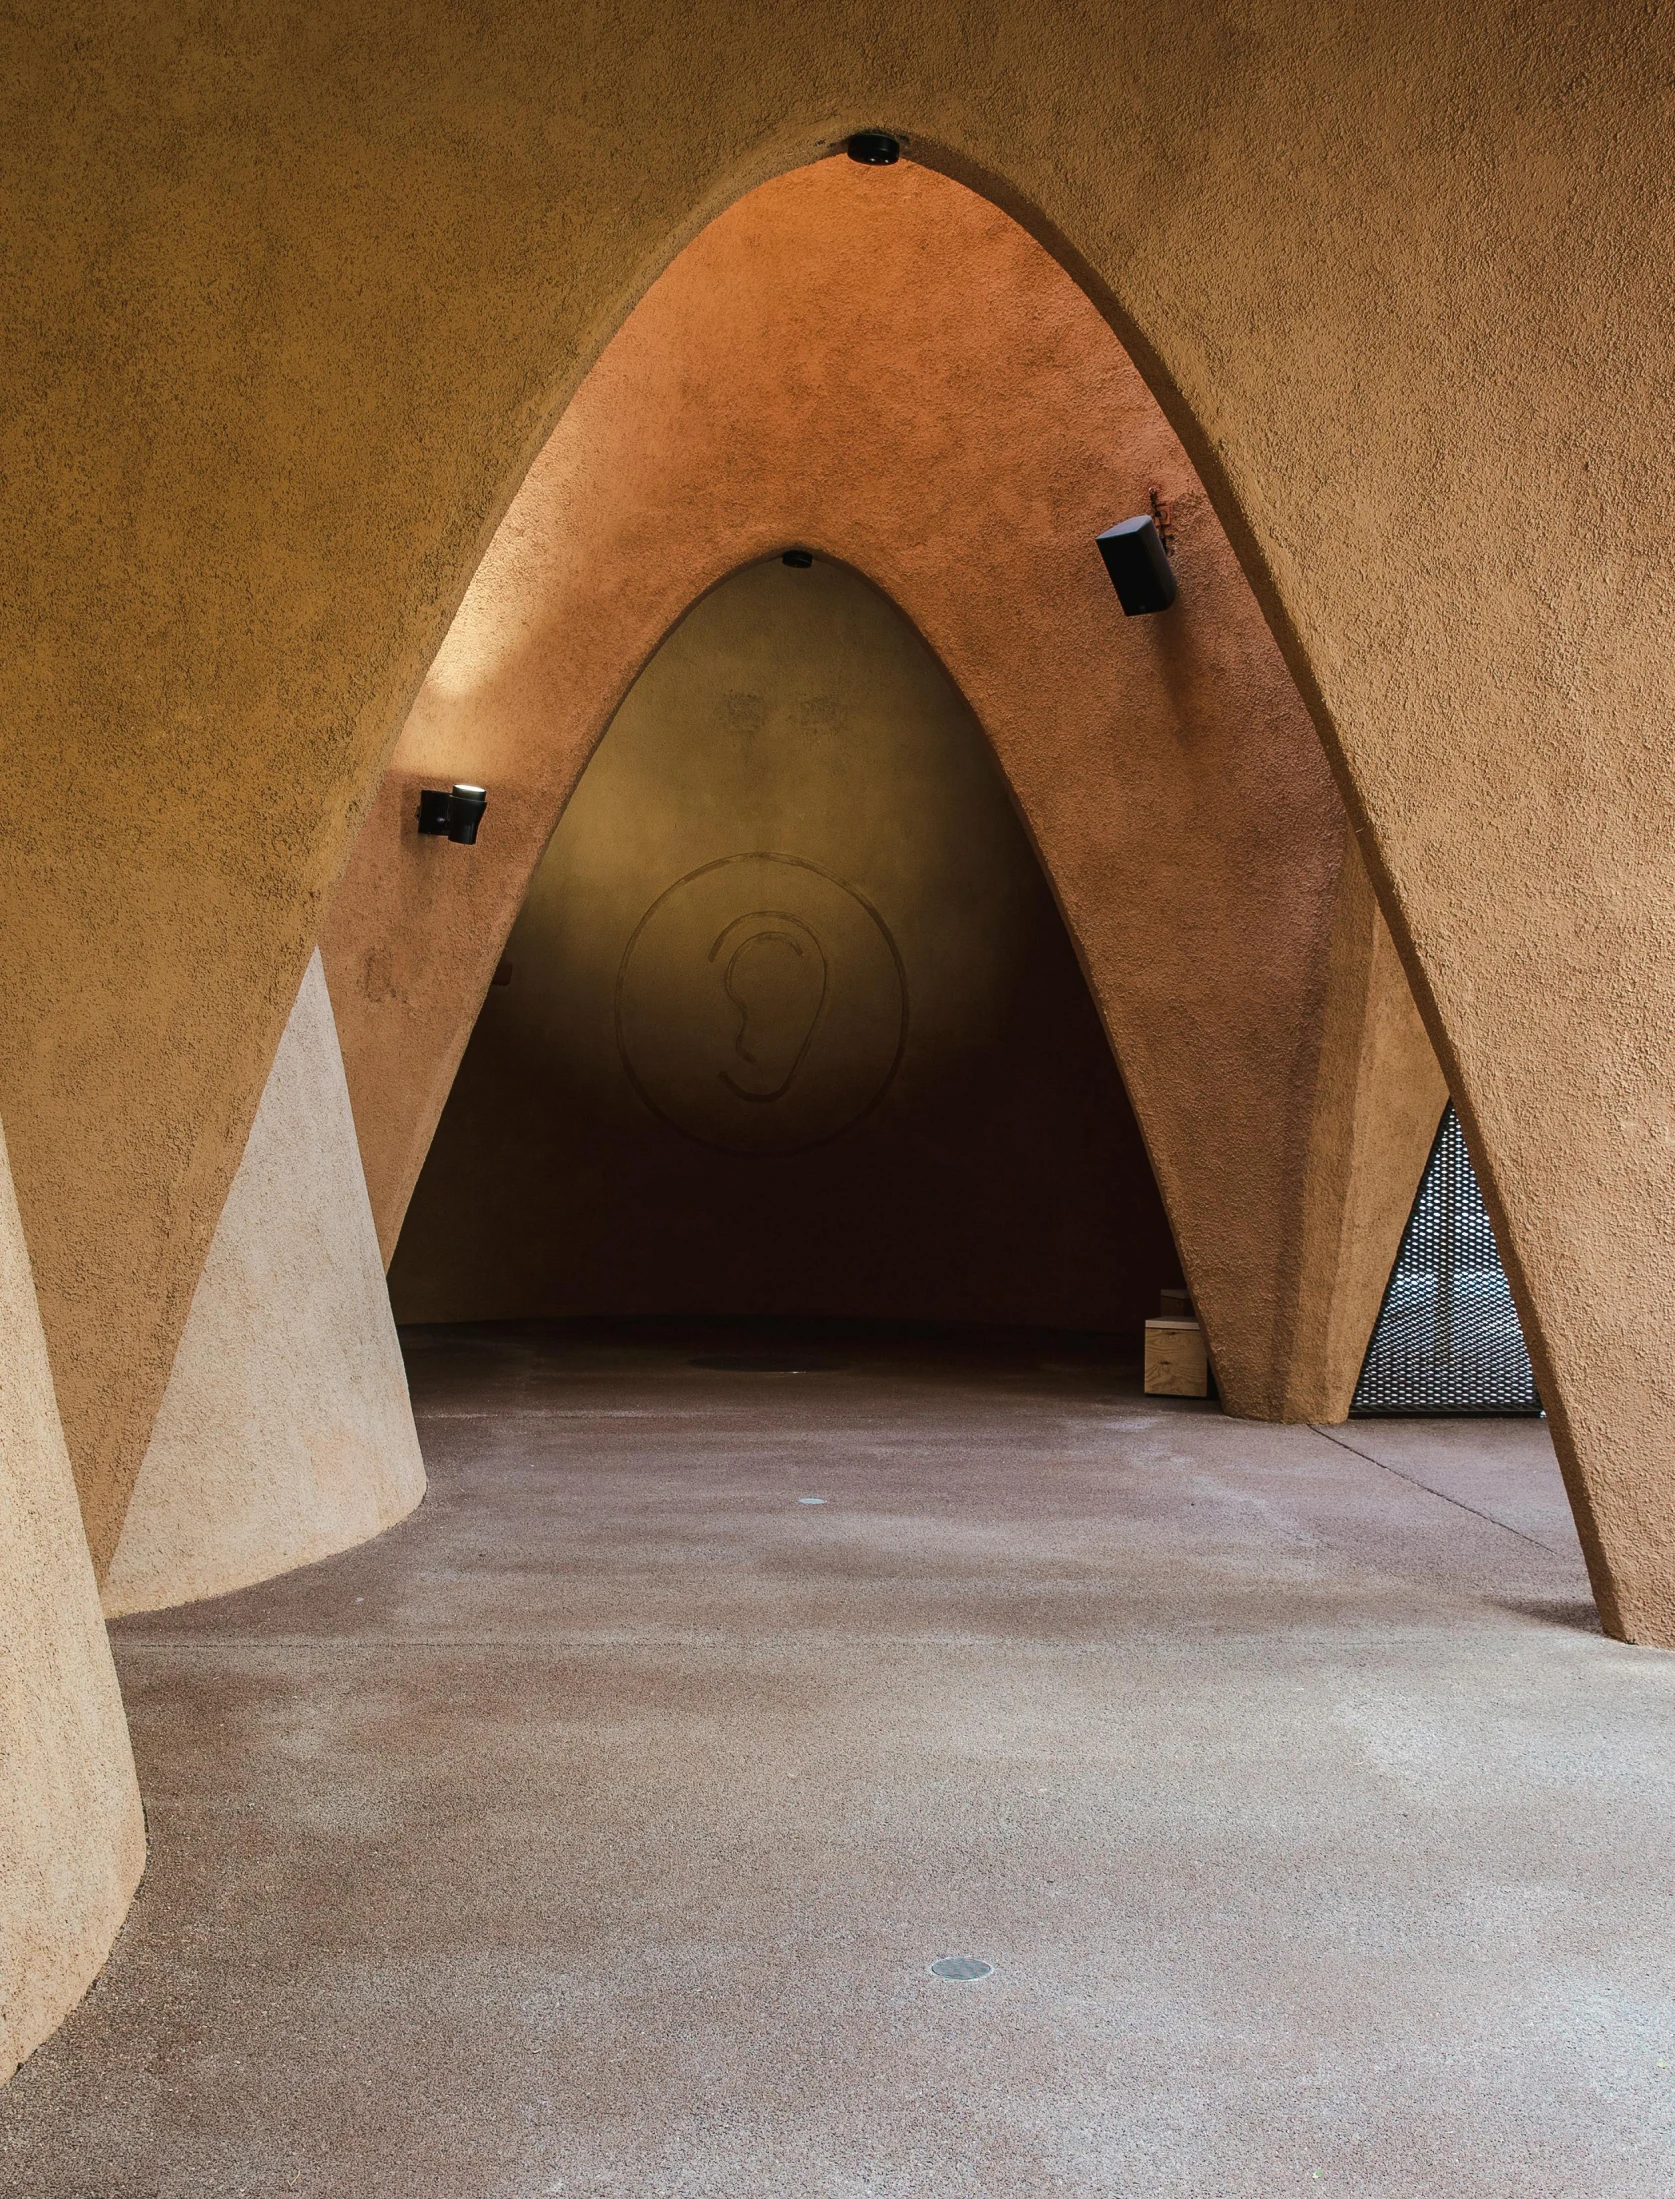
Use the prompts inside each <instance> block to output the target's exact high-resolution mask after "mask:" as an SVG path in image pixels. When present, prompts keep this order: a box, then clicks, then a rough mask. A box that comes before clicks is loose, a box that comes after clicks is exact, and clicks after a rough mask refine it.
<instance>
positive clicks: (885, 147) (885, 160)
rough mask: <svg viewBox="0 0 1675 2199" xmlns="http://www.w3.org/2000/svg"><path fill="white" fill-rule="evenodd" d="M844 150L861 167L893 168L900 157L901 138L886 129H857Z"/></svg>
mask: <svg viewBox="0 0 1675 2199" xmlns="http://www.w3.org/2000/svg"><path fill="white" fill-rule="evenodd" d="M844 150H845V152H847V153H848V155H849V157H850V159H851V160H858V161H859V162H860V164H861V166H862V167H863V168H893V167H894V166H895V165H896V162H897V161H898V160H900V158H901V140H900V139H899V138H894V137H891V136H890V134H889V132H888V131H887V130H857V131H856V132H855V135H854V136H853V137H852V138H851V139H850V140H849V142H848V144H847V145H846V146H845V147H844Z"/></svg>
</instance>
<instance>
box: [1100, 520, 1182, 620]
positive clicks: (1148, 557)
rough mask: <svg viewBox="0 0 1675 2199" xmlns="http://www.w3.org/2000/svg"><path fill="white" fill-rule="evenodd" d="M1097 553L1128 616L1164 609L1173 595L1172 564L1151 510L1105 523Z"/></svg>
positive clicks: (1137, 615) (1173, 569) (1173, 597)
mask: <svg viewBox="0 0 1675 2199" xmlns="http://www.w3.org/2000/svg"><path fill="white" fill-rule="evenodd" d="M1097 540H1098V543H1099V554H1100V556H1101V557H1102V558H1103V559H1104V560H1105V570H1106V571H1107V572H1108V573H1109V574H1110V576H1111V585H1112V587H1113V588H1115V590H1116V591H1117V601H1118V602H1119V603H1120V604H1121V605H1122V607H1123V611H1124V613H1125V614H1126V616H1127V617H1129V618H1139V617H1140V616H1142V614H1144V613H1145V612H1147V611H1167V610H1168V608H1169V606H1170V604H1171V603H1173V602H1174V600H1175V596H1176V593H1177V591H1176V586H1175V568H1174V566H1173V565H1171V564H1170V562H1169V552H1168V551H1167V550H1166V549H1165V548H1164V547H1163V537H1162V535H1161V534H1160V533H1159V532H1158V525H1157V521H1156V520H1155V519H1154V518H1153V516H1152V514H1151V513H1150V512H1142V513H1141V515H1140V517H1139V518H1138V519H1125V520H1123V521H1122V522H1121V524H1120V525H1118V526H1115V527H1107V528H1106V530H1105V532H1104V533H1103V534H1102V535H1100V536H1098V537H1097Z"/></svg>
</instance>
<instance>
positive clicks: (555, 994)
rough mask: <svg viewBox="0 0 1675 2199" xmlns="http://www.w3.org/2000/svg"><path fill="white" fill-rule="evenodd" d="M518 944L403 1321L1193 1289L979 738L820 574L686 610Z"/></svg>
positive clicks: (493, 1009)
mask: <svg viewBox="0 0 1675 2199" xmlns="http://www.w3.org/2000/svg"><path fill="white" fill-rule="evenodd" d="M763 851H774V853H773V859H772V860H769V859H765V857H764V853H763ZM786 858H789V860H787V859H786ZM467 860H474V856H473V857H466V856H464V854H463V851H458V852H457V854H456V861H457V862H458V863H459V864H460V865H461V867H463V863H464V861H467ZM506 953H507V958H508V967H507V969H506V971H504V972H503V973H502V974H503V975H507V976H509V980H510V981H509V982H508V983H505V984H497V985H495V986H493V987H491V989H490V991H489V995H488V998H487V1000H486V1001H485V1003H484V1006H483V1011H482V1014H481V1016H480V1017H479V1019H478V1023H477V1026H476V1030H475V1032H474V1034H473V1036H472V1040H471V1043H470V1045H469V1046H468V1047H467V1049H466V1054H465V1059H464V1061H463V1063H462V1064H461V1068H460V1073H459V1076H458V1078H457V1079H456V1080H455V1083H454V1087H453V1091H452V1094H451V1095H450V1097H449V1101H448V1104H447V1107H446V1108H445V1110H444V1112H443V1116H442V1122H441V1125H440V1128H439V1130H438V1133H437V1137H436V1141H435V1143H434V1144H433V1145H432V1147H431V1149H430V1155H429V1158H428V1160H427V1161H426V1164H425V1168H424V1172H423V1174H422V1175H421V1177H420V1179H419V1187H418V1191H417V1193H416V1196H415V1198H414V1201H413V1204H412V1206H411V1207H410V1208H409V1210H408V1215H407V1221H406V1226H405V1228H404V1230H403V1232H402V1237H401V1243H400V1247H399V1249H398V1251H397V1253H396V1258H395V1263H394V1266H393V1267H392V1269H391V1273H390V1288H391V1293H392V1295H393V1297H394V1300H395V1305H396V1310H397V1314H398V1317H399V1318H401V1319H403V1320H410V1321H411V1320H418V1321H425V1320H471V1319H483V1318H503V1317H519V1316H528V1315H544V1316H553V1315H573V1314H592V1313H618V1314H620V1313H630V1314H648V1313H655V1314H722V1315H729V1314H778V1315H816V1316H833V1315H836V1316H858V1317H872V1318H885V1319H899V1320H932V1321H988V1322H1000V1323H1036V1324H1040V1325H1043V1326H1047V1327H1060V1328H1080V1329H1106V1330H1130V1331H1137V1330H1138V1329H1139V1326H1140V1324H1141V1322H1142V1321H1143V1320H1144V1319H1145V1317H1146V1315H1147V1314H1149V1313H1154V1312H1155V1311H1156V1310H1157V1293H1158V1289H1159V1287H1160V1286H1161V1285H1163V1284H1166V1283H1173V1282H1177V1281H1178V1280H1179V1276H1180V1270H1179V1265H1178V1262H1177V1260H1176V1256H1175V1251H1174V1246H1173V1244H1172V1243H1171V1241H1170V1237H1169V1227H1168V1223H1167V1222H1166V1220H1165V1219H1164V1215H1163V1209H1162V1204H1161V1202H1160V1200H1159V1198H1158V1195H1157V1188H1156V1186H1155V1184H1154V1183H1153V1181H1152V1176H1151V1170H1150V1167H1149V1166H1148V1164H1147V1161H1146V1156H1145V1150H1144V1148H1143V1146H1142V1145H1141V1142H1140V1135H1139V1131H1138V1129H1137V1127H1136V1125H1135V1122H1134V1118H1133V1114H1132V1112H1131V1110H1130V1109H1129V1106H1128V1102H1127V1100H1126V1098H1125V1096H1124V1093H1123V1089H1122V1083H1121V1080H1120V1078H1119V1077H1118V1075H1117V1072H1116V1066H1115V1064H1114V1063H1113V1061H1112V1059H1111V1054H1110V1049H1109V1047H1108V1046H1107V1045H1106V1042H1105V1036H1104V1033H1103V1031H1102V1030H1101V1028H1100V1024H1099V1019H1098V1016H1097V1014H1096V1012H1095V1010H1094V1007H1093V1003H1092V1001H1091V1000H1090V999H1089V997H1088V993H1087V988H1086V986H1085V985H1084V984H1083V982H1082V977H1081V973H1080V971H1079V969H1078V968H1077V965H1076V960H1075V956H1074V953H1073V952H1072V949H1071V946H1070V942H1069V940H1068V938H1067V937H1066V936H1065V932H1064V927H1063V925H1062V923H1061V922H1060V920H1059V917H1058V913H1057V911H1056V909H1055V908H1054V906H1053V902H1052V897H1051V895H1050V893H1049V892H1048V890H1047V885H1046V881H1045V880H1044V879H1043V877H1042V875H1041V872H1040V869H1039V867H1038V865H1037V864H1036V861H1035V858H1034V856H1033V855H1032V853H1031V851H1030V848H1029V843H1028V841H1027V840H1026V839H1025V837H1024V833H1023V830H1022V828H1021V826H1020V825H1019V823H1018V820H1017V817H1016V816H1015V814H1014V812H1013V809H1012V805H1011V802H1010V799H1009V797H1008V794H1007V790H1006V786H1005V782H1004V780H1003V779H1002V778H1001V776H1000V774H999V772H998V771H997V769H996V768H995V762H994V757H993V754H992V752H991V750H990V748H989V745H988V742H987V740H986V739H985V737H984V734H983V731H982V728H981V727H980V726H978V725H977V724H976V723H975V721H974V720H973V718H972V716H971V713H970V711H969V710H968V709H967V708H966V706H965V704H964V703H963V702H962V701H961V699H960V697H959V695H958V694H957V693H956V692H955V690H954V688H953V687H952V685H951V684H950V682H949V680H948V678H947V675H946V674H945V673H944V672H943V671H942V669H941V667H940V666H939V665H938V664H937V663H936V661H935V659H934V658H933V657H932V656H931V655H930V653H929V652H928V651H927V649H926V648H925V645H924V643H923V642H922V641H921V640H920V639H919V637H918V636H917V635H916V634H915V633H914V631H913V629H912V628H911V627H910V626H909V625H908V623H907V621H906V620H905V619H903V618H902V617H901V615H900V614H899V613H898V612H897V611H895V610H894V609H893V608H892V606H891V605H890V604H888V603H887V602H886V601H885V600H884V599H883V598H882V597H881V596H879V595H878V594H876V593H875V591H874V590H873V589H871V588H870V587H869V586H868V585H867V583H866V582H865V581H864V580H862V579H860V578H859V577H858V576H856V575H855V574H853V573H851V572H849V571H848V570H847V569H846V568H844V567H842V566H837V565H832V564H827V563H817V564H815V565H814V566H812V567H811V568H809V569H807V570H795V569H790V568H787V567H786V566H785V565H783V564H782V563H780V561H779V560H778V559H774V560H771V561H769V562H768V563H766V564H760V565H755V566H752V567H750V568H748V569H747V570H746V571H744V572H742V573H739V574H735V575H734V576H733V577H732V578H731V579H729V580H726V581H724V582H723V583H722V584H721V586H720V587H719V588H718V589H716V590H715V591H713V592H712V593H711V594H710V595H708V596H707V597H706V598H705V599H704V600H703V602H701V603H700V604H698V605H697V606H696V608H695V609H694V610H693V611H692V612H691V614H690V615H689V616H688V617H687V618H686V619H685V620H683V621H682V623H681V624H680V625H679V626H678V627H677V628H676V630H675V632H674V633H673V634H672V635H671V636H670V637H669V639H668V640H667V641H665V642H664V644H663V646H662V647H661V648H660V649H659V651H658V652H657V654H656V656H655V657H654V658H653V659H652V661H651V663H650V664H649V665H648V666H647V668H646V670H645V671H644V672H643V673H642V674H641V675H640V678H639V679H638V681H637V682H636V683H635V685H634V687H633V689H632V691H631V692H630V694H629V695H628V697H627V699H626V700H625V702H624V703H623V705H622V708H621V709H620V710H619V711H618V712H617V714H616V717H615V719H614V720H613V721H612V725H611V728H610V730H609V732H608V733H607V734H606V736H605V738H604V740H603V741H602V742H601V744H600V746H599V747H598V749H597V750H596V751H595V752H594V756H593V760H592V762H591V763H590V764H589V766H588V768H587V770H586V771H585V772H584V774H583V776H582V780H581V783H580V785H579V786H578V787H577V789H576V792H575V794H574V795H573V796H572V797H571V800H570V802H569V804H568V806H567V807H566V809H565V812H564V815H563V817H562V818H561V819H560V821H559V825H558V830H557V832H556V833H555V834H554V836H553V839H552V842H551V844H550V845H549V847H548V849H547V852H546V854H545V855H544V856H543V858H542V860H541V863H540V865H539V867H538V868H537V870H536V873H535V876H534V879H533V881H532V882H531V885H530V890H529V895H528V898H527V899H526V901H525V903H524V906H523V909H522V911H521V912H520V914H519V917H518V920H517V923H516V924H515V925H514V927H513V930H512V935H511V938H510V941H509V942H508V945H507V949H506ZM142 1489H143V1482H142ZM136 1501H137V1500H136Z"/></svg>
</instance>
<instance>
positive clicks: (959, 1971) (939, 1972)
mask: <svg viewBox="0 0 1675 2199" xmlns="http://www.w3.org/2000/svg"><path fill="white" fill-rule="evenodd" d="M930 1969H931V1976H932V1977H933V1978H953V1979H955V1980H956V1981H957V1983H959V1984H961V1985H970V1984H971V1983H973V1981H974V1980H976V1979H977V1978H986V1977H988V1976H989V1975H990V1974H991V1973H992V1972H993V1970H994V1964H993V1963H992V1962H980V1961H979V1960H978V1958H977V1957H976V1956H975V1955H939V1956H938V1957H937V1959H936V1961H935V1962H933V1963H932V1964H931V1966H930Z"/></svg>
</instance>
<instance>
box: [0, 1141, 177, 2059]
mask: <svg viewBox="0 0 1675 2199" xmlns="http://www.w3.org/2000/svg"><path fill="white" fill-rule="evenodd" d="M0 1613H3V1621H0V2081H3V2080H4V2079H5V2078H7V2077H9V2076H10V2075H11V2073H12V2071H13V2069H15V2068H16V2066H17V2064H18V2063H19V2062H20V2061H21V2060H22V2059H23V2057H24V2056H25V2055H26V2054H29V2053H31V2052H32V2051H33V2050H34V2048H35V2047H37V2046H38V2045H39V2044H40V2042H41V2041H42V2039H44V2038H45V2037H46V2035H47V2034H48V2032H49V2031H51V2030H52V2029H53V2028H54V2027H55V2026H56V2025H57V2024H58V2023H59V2022H60V2021H61V2020H62V2018H63V2017H64V2015H65V2014H66V2012H67V2011H68V2010H69V2009H71V2008H72V2007H74V2005H75V2003H76V2002H77V2001H78V2000H79V1999H80V1998H81V1996H82V1994H83V1993H84V1992H86V1990H87V1988H88V1986H89V1985H90V1984H91V1983H92V1981H93V1978H94V1977H95V1975H96V1974H97V1972H98V1969H99V1966H100V1964H101V1963H102V1962H103V1961H104V1959H105V1955H106V1953H107V1952H108V1950H109V1947H110V1943H111V1941H112V1940H113V1939H114V1938H115V1936H116V1933H117V1929H118V1927H119V1926H120V1924H121V1922H122V1919H123V1917H124V1916H125V1915H126V1913H127V1909H128V1904H129V1902H130V1901H131V1900H132V1898H133V1893H134V1888H135V1886H136V1885H137V1884H138V1883H139V1877H140V1873H141V1871H142V1870H143V1869H144V1867H145V1824H144V1820H143V1819H142V1817H141V1815H140V1796H139V1787H138V1784H137V1782H136V1780H135V1777H134V1759H133V1754H132V1752H131V1750H130V1749H129V1746H128V1722H127V1719H126V1718H125V1717H124V1715H123V1710H122V1698H121V1696H120V1695H119V1694H118V1692H117V1685H116V1670H115V1667H114V1666H113V1665H112V1663H111V1653H110V1644H109V1642H108V1641H107V1640H106V1638H105V1625H104V1621H103V1619H102V1618H101V1617H100V1615H99V1591H98V1589H97V1587H96V1585H95V1583H94V1579H93V1567H92V1564H91V1562H90V1560H89V1558H88V1554H87V1538H86V1536H85V1535H84V1534H83V1533H82V1527H81V1515H80V1513H79V1511H78V1510H77V1508H76V1487H75V1482H74V1481H73V1479H72V1478H71V1474H70V1461H69V1457H68V1454H67V1453H66V1451H65V1448H64V1436H63V1431H62V1430H61V1428H60V1427H59V1424H58V1407H57V1404H56V1402H55V1400H54V1397H53V1392H52V1376H51V1373H50V1371H49V1370H48V1367H47V1351H46V1340H45V1338H44V1336H43V1335H42V1333H41V1321H40V1315H39V1314H38V1312H37V1311H36V1307H35V1291H34V1285H33V1283H32V1282H31V1280H30V1274H29V1255H28V1252H27V1251H26V1250H25V1247H24V1242H23V1230H22V1227H21V1225H20V1223H19V1221H18V1212H17V1202H16V1200H15V1198H14V1197H13V1194H12V1179H11V1169H10V1166H9V1164H8V1162H7V1159H6V1151H5V1146H4V1143H3V1142H0Z"/></svg>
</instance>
